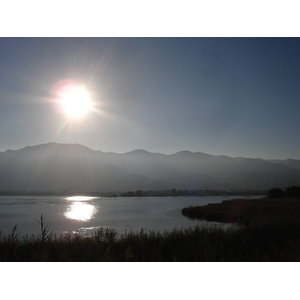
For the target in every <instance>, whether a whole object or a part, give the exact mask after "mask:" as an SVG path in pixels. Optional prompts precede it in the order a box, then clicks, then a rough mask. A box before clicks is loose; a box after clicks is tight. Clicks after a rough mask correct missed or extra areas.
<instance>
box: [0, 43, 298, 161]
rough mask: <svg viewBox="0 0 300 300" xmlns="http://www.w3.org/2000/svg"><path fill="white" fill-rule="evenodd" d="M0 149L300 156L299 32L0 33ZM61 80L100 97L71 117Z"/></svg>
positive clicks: (262, 156)
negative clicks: (52, 146)
mask: <svg viewBox="0 0 300 300" xmlns="http://www.w3.org/2000/svg"><path fill="white" fill-rule="evenodd" d="M0 51H1V52H0V136H1V139H0V151H5V150H6V149H14V150H15V149H20V148H23V147H25V146H27V145H36V144H42V143H47V142H60V143H80V144H83V145H86V146H87V147H90V148H92V149H94V150H101V151H103V152H116V153H124V152H128V151H131V150H134V149H145V150H148V151H151V152H160V153H166V154H169V153H175V152H178V151H180V150H190V151H193V152H197V151H200V152H205V153H209V154H214V155H228V156H233V157H237V156H243V157H260V158H298V159H300V140H299V138H298V129H299V127H300V118H299V109H300V98H299V95H300V84H299V82H300V57H299V53H300V39H299V38H1V39H0ZM62 79H72V80H76V81H77V82H81V83H83V84H85V85H86V86H87V87H88V89H89V90H90V91H91V94H92V96H93V100H94V101H95V102H96V103H97V104H98V107H99V109H100V112H99V113H95V112H90V113H89V114H87V115H86V117H85V118H83V119H82V120H81V122H78V121H77V122H75V121H74V122H73V123H72V124H71V123H70V122H67V120H66V117H65V116H64V115H63V114H60V113H58V112H57V110H56V109H55V107H54V104H53V103H52V100H53V95H51V89H52V88H53V86H54V85H55V84H56V83H57V82H58V81H60V80H62Z"/></svg>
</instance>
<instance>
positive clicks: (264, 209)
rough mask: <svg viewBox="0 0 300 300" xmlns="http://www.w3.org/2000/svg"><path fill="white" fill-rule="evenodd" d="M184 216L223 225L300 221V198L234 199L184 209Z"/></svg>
mask: <svg viewBox="0 0 300 300" xmlns="http://www.w3.org/2000/svg"><path fill="white" fill-rule="evenodd" d="M182 214H183V215H184V216H186V217H188V218H190V219H204V220H207V221H217V222H222V223H239V224H243V225H249V224H250V223H251V224H253V223H257V222H264V221H267V220H269V219H270V220H272V219H276V220H277V222H284V221H294V222H297V221H298V220H299V221H300V198H285V199H272V198H267V197H266V198H261V199H251V200H250V199H233V200H224V201H223V202H222V203H216V204H208V205H204V206H190V207H187V208H183V209H182Z"/></svg>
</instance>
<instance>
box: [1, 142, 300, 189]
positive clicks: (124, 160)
mask: <svg viewBox="0 0 300 300" xmlns="http://www.w3.org/2000/svg"><path fill="white" fill-rule="evenodd" d="M299 184H300V160H292V159H288V160H263V159H252V158H242V157H238V158H232V157H228V156H214V155H209V154H205V153H201V152H196V153H193V152H190V151H181V152H178V153H175V154H170V155H167V154H160V153H151V152H148V151H145V150H134V151H131V152H128V153H123V154H116V153H105V152H101V151H94V150H92V149H90V148H88V147H85V146H82V145H79V144H58V143H47V144H42V145H37V146H27V147H25V148H23V149H20V150H7V151H5V152H0V192H5V191H10V192H11V191H14V192H26V193H28V192H53V193H60V192H62V193H66V192H67V193H76V192H100V193H105V192H124V191H130V190H131V191H136V190H166V189H173V188H175V189H189V190H200V189H214V190H218V189H219V190H268V189H270V188H272V187H285V186H290V185H299Z"/></svg>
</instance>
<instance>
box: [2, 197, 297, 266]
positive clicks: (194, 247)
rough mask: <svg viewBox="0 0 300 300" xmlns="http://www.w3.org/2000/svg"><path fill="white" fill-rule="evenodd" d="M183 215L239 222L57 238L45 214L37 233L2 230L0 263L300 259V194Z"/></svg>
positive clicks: (237, 202)
mask: <svg viewBox="0 0 300 300" xmlns="http://www.w3.org/2000/svg"><path fill="white" fill-rule="evenodd" d="M182 213H183V215H185V216H187V217H189V218H191V219H205V220H208V221H218V222H224V223H238V224H239V225H240V226H238V227H237V228H236V227H234V228H227V229H224V228H222V227H220V226H216V227H212V226H209V227H202V226H195V227H190V228H185V229H183V228H182V229H174V230H171V231H164V232H155V231H149V232H146V231H144V230H141V231H140V232H137V233H134V232H132V231H130V232H127V233H125V234H122V235H120V234H118V233H117V232H116V231H115V230H114V229H100V230H98V231H96V232H94V233H93V234H92V236H90V237H83V236H81V235H76V234H75V235H74V234H65V235H60V236H57V235H55V234H53V233H52V232H51V229H50V228H49V227H48V226H47V225H46V224H45V218H44V217H43V215H41V217H40V220H39V221H38V222H39V226H40V234H38V235H36V236H34V235H31V236H28V235H26V236H20V234H19V231H18V227H17V226H15V227H14V228H12V230H11V233H9V234H8V235H5V234H3V233H0V261H17V262H22V261H29V262H33V261H44V262H46V261H53V262H56V261H58V262H59V261H74V262H76V261H85V262H89V261H93V262H95V261H103V262H109V261H111V262H123V261H125V262H126V261H127V262H128V261H129V262H148V261H152V262H159V261H161V262H176V261H177V262H182V261H188V262H192V261H200V262H201V261H208V262H219V261H230V262H235V261H245V262H251V261H273V262H275V261H300V197H288V198H270V197H268V198H262V199H251V200H249V199H246V200H245V199H233V200H225V201H223V202H222V203H219V204H208V205H205V206H199V207H187V208H183V209H182Z"/></svg>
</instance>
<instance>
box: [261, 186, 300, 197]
mask: <svg viewBox="0 0 300 300" xmlns="http://www.w3.org/2000/svg"><path fill="white" fill-rule="evenodd" d="M267 196H268V197H269V198H284V197H287V198H291V197H300V186H298V185H297V186H296V185H293V186H289V187H287V188H286V189H285V191H284V190H282V189H281V188H272V189H270V190H269V191H268V194H267Z"/></svg>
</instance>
